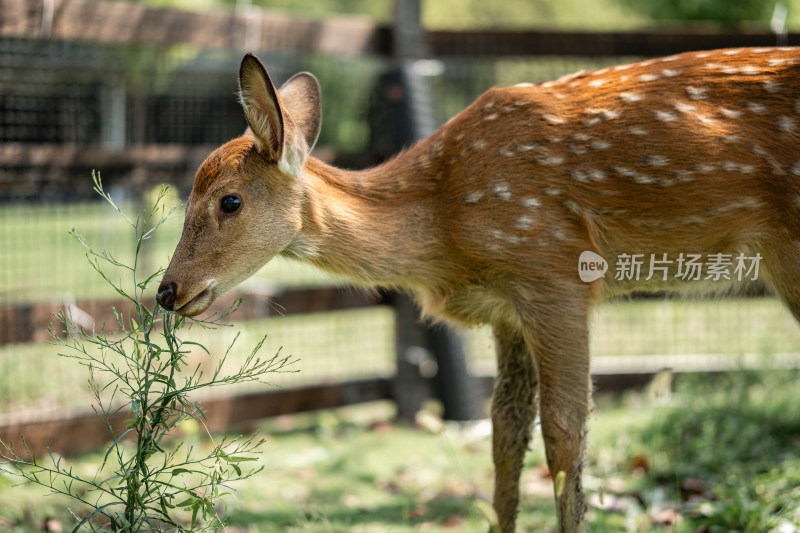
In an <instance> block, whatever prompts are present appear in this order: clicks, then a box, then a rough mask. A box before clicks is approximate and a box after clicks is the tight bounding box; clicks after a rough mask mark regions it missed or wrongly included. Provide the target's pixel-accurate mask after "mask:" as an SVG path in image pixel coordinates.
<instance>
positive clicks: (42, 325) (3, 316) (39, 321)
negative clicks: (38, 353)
mask: <svg viewBox="0 0 800 533" xmlns="http://www.w3.org/2000/svg"><path fill="white" fill-rule="evenodd" d="M238 297H244V302H243V303H242V305H241V306H240V307H239V309H238V310H237V312H236V314H235V315H233V316H232V317H231V318H233V319H235V320H236V321H242V320H253V319H257V318H267V317H271V316H288V315H297V314H307V313H318V312H325V311H341V310H344V309H357V308H360V307H367V306H371V305H378V304H381V303H384V298H383V297H382V296H381V295H379V294H377V293H366V292H364V291H360V290H357V289H353V288H346V287H317V288H309V289H287V290H278V291H276V292H272V293H268V294H265V293H258V294H246V293H242V292H239V293H234V294H226V295H225V296H223V297H222V298H220V299H219V300H217V301H216V302H215V303H214V304H213V306H212V307H211V309H210V311H209V313H222V312H223V311H225V310H226V309H227V308H228V307H229V306H230V305H231V304H232V303H233V300H234V298H238ZM154 303H155V302H154V301H149V302H146V304H147V305H149V306H152V305H153V304H154ZM70 308H72V309H73V310H77V311H78V312H77V313H75V312H73V316H80V317H82V318H81V319H80V321H79V325H80V326H82V327H84V328H85V329H86V330H87V331H91V328H92V326H93V325H96V326H97V327H98V328H99V327H100V326H101V325H102V324H103V323H106V324H109V325H110V326H113V325H114V321H115V318H114V312H113V309H116V310H117V312H118V313H120V314H121V315H122V316H127V315H128V314H129V310H130V308H131V303H130V302H129V301H126V300H122V299H119V300H87V301H79V302H75V303H58V302H55V303H54V302H46V303H33V304H21V305H5V306H0V346H2V345H3V344H11V343H23V342H40V341H43V340H46V339H48V338H49V334H48V328H50V326H51V324H53V323H54V322H56V319H55V315H56V314H57V313H58V312H60V311H65V312H70ZM54 329H55V330H56V331H58V330H60V329H61V328H59V327H56V328H54Z"/></svg>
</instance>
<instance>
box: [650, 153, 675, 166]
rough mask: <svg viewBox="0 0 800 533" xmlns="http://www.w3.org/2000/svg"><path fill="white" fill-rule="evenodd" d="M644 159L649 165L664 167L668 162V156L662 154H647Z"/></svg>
mask: <svg viewBox="0 0 800 533" xmlns="http://www.w3.org/2000/svg"><path fill="white" fill-rule="evenodd" d="M644 161H645V163H646V164H647V165H649V166H651V167H665V166H667V165H668V164H669V158H667V157H665V156H663V155H648V156H646V157H645V158H644Z"/></svg>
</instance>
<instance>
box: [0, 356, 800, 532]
mask: <svg viewBox="0 0 800 533" xmlns="http://www.w3.org/2000/svg"><path fill="white" fill-rule="evenodd" d="M798 378H800V375H798V373H797V372H791V373H786V372H784V373H767V372H764V373H737V374H733V375H729V376H723V377H720V378H719V379H718V380H716V381H709V380H707V379H692V378H682V379H681V380H680V381H679V382H678V383H677V385H676V390H675V391H674V392H673V394H672V396H671V397H670V399H669V400H668V401H666V402H665V401H664V400H663V399H655V398H653V397H651V396H650V395H648V394H647V393H631V394H628V395H627V396H626V397H624V398H623V399H621V400H620V399H611V398H598V400H597V401H598V407H597V408H596V410H595V412H594V413H593V415H592V416H591V419H590V430H589V441H590V442H589V445H588V447H587V454H586V469H585V485H586V488H587V494H588V500H589V503H590V512H589V514H588V520H589V523H590V525H591V527H592V531H595V532H614V533H618V532H621V531H630V532H647V531H671V532H679V533H680V532H687V533H688V532H696V531H704V532H716V531H720V532H723V531H724V532H727V531H740V532H757V531H758V532H761V531H796V528H797V527H798V526H800V455H798V454H797V447H798V445H800V417H798V416H797V414H798V410H797V408H796V405H797V398H798V397H800V379H798ZM391 412H392V408H391V405H389V404H386V403H377V404H370V405H365V406H359V407H354V408H347V409H342V410H338V411H334V412H320V413H316V414H309V415H302V416H288V417H281V418H278V419H273V420H269V421H267V422H265V423H264V424H263V425H262V427H261V429H262V431H263V432H264V434H265V435H266V436H267V445H266V446H265V453H264V454H263V456H262V458H261V460H262V461H263V465H264V466H265V470H264V471H263V472H262V473H261V474H259V475H258V476H256V477H255V478H253V479H249V480H246V481H244V482H242V483H239V484H237V485H236V486H235V488H236V489H237V490H236V497H235V499H234V500H231V501H229V502H228V505H229V516H230V518H231V521H230V526H229V529H228V531H230V532H234V533H240V532H297V533H300V532H303V533H333V532H344V531H347V532H363V533H366V532H382V533H394V532H398V533H399V532H409V531H431V532H440V533H444V532H449V531H483V530H485V528H486V521H485V519H484V516H483V514H482V511H481V509H482V504H481V503H480V502H482V501H483V500H485V499H487V498H489V495H490V494H491V488H492V487H491V484H492V481H491V478H492V466H491V461H490V448H491V446H490V441H489V439H488V437H486V436H485V435H484V436H479V435H480V432H475V431H474V427H471V426H446V429H445V430H444V431H442V432H440V433H431V432H427V431H423V430H421V429H416V428H412V427H409V426H407V425H405V424H402V423H396V422H393V421H391V420H390V416H391ZM476 435H478V436H476ZM535 435H536V436H535V438H534V446H533V450H532V451H531V452H530V453H529V454H528V456H527V458H526V470H525V472H524V475H523V483H522V487H523V489H522V491H523V509H522V512H521V515H520V531H553V530H554V527H555V518H554V514H553V503H552V497H551V496H550V494H551V488H550V480H549V479H548V478H547V471H546V469H545V468H544V467H543V462H544V454H543V449H542V442H541V438H540V437H539V435H538V432H536V434H535ZM186 438H187V439H189V441H190V442H191V439H193V438H194V437H193V436H192V434H191V431H190V432H189V434H188V436H187V437H186ZM100 459H101V456H100V455H97V454H91V455H88V456H85V457H80V458H76V459H73V460H70V463H72V465H73V466H74V468H76V469H77V470H79V471H83V472H89V471H91V469H92V468H93V467H94V465H95V464H96V462H97V461H98V460H100ZM40 496H41V492H40V491H39V490H38V489H34V488H33V487H27V486H23V487H12V486H11V482H10V481H9V480H7V479H4V478H0V530H3V531H9V532H15V533H16V532H20V533H27V532H33V531H39V530H40V529H38V528H39V527H40V525H41V524H42V523H43V522H44V521H45V520H46V519H55V520H57V521H59V522H61V523H62V524H63V525H64V526H66V525H68V523H69V522H68V518H67V515H66V513H65V512H64V510H63V501H60V500H59V499H58V498H56V497H52V498H45V499H41V498H40ZM792 528H794V529H792Z"/></svg>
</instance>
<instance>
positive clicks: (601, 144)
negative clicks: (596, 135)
mask: <svg viewBox="0 0 800 533" xmlns="http://www.w3.org/2000/svg"><path fill="white" fill-rule="evenodd" d="M589 147H590V148H591V149H592V150H607V149H609V148H611V143H610V142H607V141H603V140H599V139H598V140H594V141H592V142H591V144H590V145H589Z"/></svg>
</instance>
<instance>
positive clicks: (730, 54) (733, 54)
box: [722, 48, 743, 56]
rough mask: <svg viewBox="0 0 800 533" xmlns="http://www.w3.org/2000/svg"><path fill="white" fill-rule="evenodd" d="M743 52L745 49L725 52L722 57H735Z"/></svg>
mask: <svg viewBox="0 0 800 533" xmlns="http://www.w3.org/2000/svg"><path fill="white" fill-rule="evenodd" d="M742 50H743V48H736V49H735V50H725V51H724V52H722V55H726V56H735V55H736V54H738V53H740V52H741V51H742Z"/></svg>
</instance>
